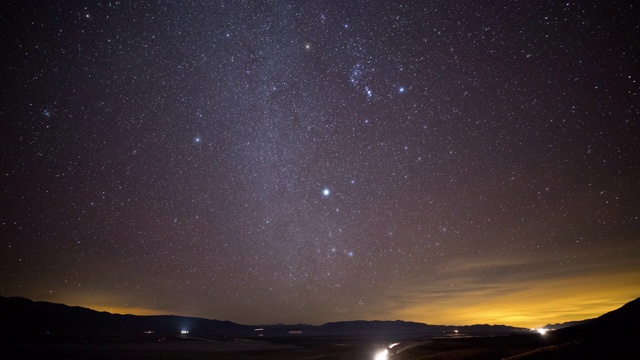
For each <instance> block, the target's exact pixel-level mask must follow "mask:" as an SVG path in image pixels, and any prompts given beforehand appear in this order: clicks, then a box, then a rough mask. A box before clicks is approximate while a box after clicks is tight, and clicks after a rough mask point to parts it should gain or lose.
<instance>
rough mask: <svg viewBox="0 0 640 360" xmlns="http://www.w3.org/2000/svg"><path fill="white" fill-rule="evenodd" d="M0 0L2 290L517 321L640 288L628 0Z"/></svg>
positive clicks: (636, 91)
mask: <svg viewBox="0 0 640 360" xmlns="http://www.w3.org/2000/svg"><path fill="white" fill-rule="evenodd" d="M3 15H4V17H3V19H4V20H5V21H3V22H2V24H0V27H2V31H0V38H1V39H2V43H3V44H4V45H3V50H4V52H5V61H4V66H3V67H2V68H1V69H0V71H1V72H2V73H1V74H0V79H3V86H2V87H1V89H0V91H1V92H2V96H0V117H1V118H2V122H1V124H2V125H1V126H2V131H0V154H1V156H0V168H1V169H2V173H1V174H2V182H3V189H2V191H3V192H2V196H3V206H2V210H1V211H0V249H2V250H1V251H0V295H2V296H7V294H12V295H14V294H15V295H19V296H23V297H26V298H33V299H41V300H44V301H49V302H56V303H63V304H76V305H77V306H83V307H87V308H91V309H115V310H118V311H134V312H138V313H171V314H188V315H189V316H197V317H202V318H207V319H228V320H229V321H233V322H236V323H241V324H245V323H258V324H268V323H308V324H322V323H327V322H331V321H344V320H347V319H359V320H371V319H375V320H380V321H385V320H399V319H400V320H403V321H413V322H420V323H427V324H429V323H434V324H436V323H455V324H458V325H459V326H463V325H465V324H503V325H509V326H517V327H525V328H534V327H539V326H543V325H546V324H550V323H562V322H567V321H575V320H580V319H586V318H592V317H595V316H599V315H602V314H603V313H605V312H607V311H610V310H611V309H615V308H617V307H619V306H621V305H623V304H624V303H626V302H628V301H629V299H634V298H636V297H637V296H638V284H640V261H638V259H640V241H639V240H640V203H639V202H638V199H640V186H639V184H640V146H638V144H640V137H639V136H640V121H638V119H640V107H639V106H638V104H639V103H640V101H639V96H640V72H639V69H640V59H639V58H638V57H637V56H636V54H637V49H639V48H640V27H638V21H637V19H639V18H640V7H638V5H637V4H635V2H634V1H629V0H623V1H616V2H600V3H584V2H558V1H549V0H547V1H534V2H525V3H522V2H514V1H510V0H497V1H491V2H482V3H480V2H468V1H465V2H462V1H430V2H425V1H418V0H407V1H402V2H395V1H380V0H373V1H362V0H358V1H347V2H336V1H332V2H318V1H306V0H305V1H289V0H283V1H262V2H230V3H224V2H198V1H193V2H179V3H175V2H173V1H169V0H161V1H135V2H123V1H108V0H107V1H94V0H92V1H86V2H82V3H75V2H73V3H71V2H46V3H40V4H36V5H34V4H31V3H26V2H23V1H15V0H9V2H8V3H7V4H6V5H5V6H3ZM127 309H129V310H127Z"/></svg>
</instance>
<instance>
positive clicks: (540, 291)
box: [393, 272, 640, 328]
mask: <svg viewBox="0 0 640 360" xmlns="http://www.w3.org/2000/svg"><path fill="white" fill-rule="evenodd" d="M639 284H640V273H638V272H632V273H623V274H611V275H603V276H599V275H592V276H581V277H574V278H565V279H554V280H549V281H546V280H537V281H530V282H528V283H524V284H520V285H524V286H519V287H518V288H516V290H512V291H509V290H506V291H505V290H503V291H502V295H500V296H496V295H495V294H494V292H492V291H484V292H483V291H477V290H469V291H468V292H466V293H465V289H464V288H462V289H461V290H460V294H459V295H458V296H454V297H449V298H425V299H423V301H420V299H419V298H415V299H412V300H411V301H410V302H409V303H407V304H406V306H405V307H404V308H400V309H397V310H396V311H395V313H394V314H393V315H394V316H396V317H397V318H399V319H407V320H409V319H410V320H411V321H418V322H423V323H427V324H440V325H472V324H492V325H496V324H504V325H511V326H518V327H523V328H538V327H541V326H544V325H546V324H549V323H562V322H567V321H574V320H584V319H589V318H595V317H598V316H600V315H603V314H605V313H607V312H609V311H612V310H615V309H617V308H619V307H620V306H622V305H624V304H625V303H627V302H629V301H631V300H634V299H636V298H638V297H639V296H640V287H639V286H638V285H639Z"/></svg>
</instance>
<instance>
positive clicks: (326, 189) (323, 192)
mask: <svg viewBox="0 0 640 360" xmlns="http://www.w3.org/2000/svg"><path fill="white" fill-rule="evenodd" d="M322 195H323V196H324V197H327V196H329V195H331V190H329V189H328V188H324V190H322Z"/></svg>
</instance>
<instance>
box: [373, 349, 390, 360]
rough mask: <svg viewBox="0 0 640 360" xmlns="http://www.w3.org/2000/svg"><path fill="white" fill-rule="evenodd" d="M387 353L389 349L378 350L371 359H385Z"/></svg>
mask: <svg viewBox="0 0 640 360" xmlns="http://www.w3.org/2000/svg"><path fill="white" fill-rule="evenodd" d="M388 354H389V350H387V349H384V350H382V351H379V352H378V353H377V354H376V356H375V357H374V358H373V360H387V355H388Z"/></svg>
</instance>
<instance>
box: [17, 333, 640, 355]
mask: <svg viewBox="0 0 640 360" xmlns="http://www.w3.org/2000/svg"><path fill="white" fill-rule="evenodd" d="M569 335H571V334H569ZM618 335H619V334H618ZM635 341H637V339H636V338H635V337H634V338H632V337H631V336H622V337H612V336H608V335H606V334H603V336H602V337H601V338H599V339H596V338H593V337H590V336H587V337H583V338H582V339H577V340H576V339H573V336H568V335H566V334H562V333H559V335H557V334H554V332H550V333H548V334H546V335H540V334H535V333H532V334H526V335H508V336H495V337H463V336H461V337H448V338H431V339H414V340H408V341H406V342H404V343H401V344H399V345H397V346H395V347H394V348H392V349H390V350H389V351H390V352H389V356H388V359H389V360H418V359H422V360H427V359H443V360H444V359H451V360H453V359H486V360H489V359H508V360H532V359H585V358H588V359H638V358H640V347H638V346H636V343H635ZM388 345H389V343H387V342H382V341H380V340H372V339H367V338H363V337H347V338H340V337H325V336H321V337H314V336H306V337H297V338H295V337H282V338H269V339H258V338H255V339H229V340H207V339H194V338H180V337H176V338H166V337H145V336H141V337H127V338H122V337H106V338H57V339H54V338H49V339H37V341H24V339H23V341H19V342H15V343H12V344H7V347H8V350H10V351H11V352H12V353H15V354H19V355H18V357H19V358H28V359H52V358H53V359H125V360H127V359H176V360H178V359H180V360H182V359H184V360H196V359H225V360H226V359H228V360H249V359H264V360H271V359H292V360H295V359H299V360H313V359H326V360H329V359H334V360H347V359H350V360H360V359H362V360H365V359H366V360H373V359H374V357H375V355H376V354H377V353H378V352H379V351H381V350H383V349H385V348H386V347H387V346H388Z"/></svg>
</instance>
